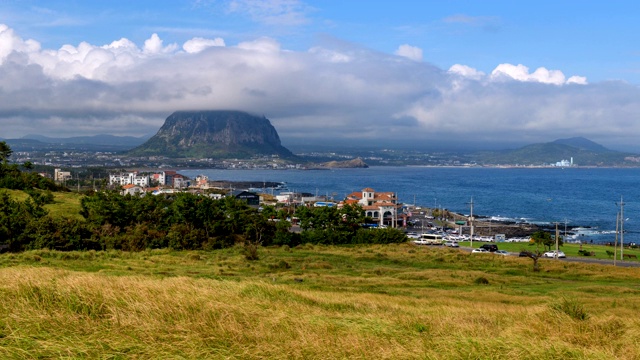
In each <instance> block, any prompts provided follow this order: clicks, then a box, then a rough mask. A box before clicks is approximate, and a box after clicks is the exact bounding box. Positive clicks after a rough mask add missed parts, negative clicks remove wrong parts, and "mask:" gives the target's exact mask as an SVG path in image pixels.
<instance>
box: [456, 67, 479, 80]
mask: <svg viewBox="0 0 640 360" xmlns="http://www.w3.org/2000/svg"><path fill="white" fill-rule="evenodd" d="M449 72H450V73H452V74H458V75H461V76H464V77H466V78H470V79H473V80H480V79H482V78H484V77H485V75H486V74H485V73H484V72H482V71H478V70H476V69H474V68H472V67H469V66H467V65H460V64H455V65H453V66H451V67H450V68H449Z"/></svg>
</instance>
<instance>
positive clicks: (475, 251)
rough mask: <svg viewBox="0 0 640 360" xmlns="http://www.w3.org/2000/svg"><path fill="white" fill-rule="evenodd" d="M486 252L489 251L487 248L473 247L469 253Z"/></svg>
mask: <svg viewBox="0 0 640 360" xmlns="http://www.w3.org/2000/svg"><path fill="white" fill-rule="evenodd" d="M488 252H489V251H488V250H487V249H483V248H477V249H473V250H471V253H472V254H479V253H480V254H486V253H488Z"/></svg>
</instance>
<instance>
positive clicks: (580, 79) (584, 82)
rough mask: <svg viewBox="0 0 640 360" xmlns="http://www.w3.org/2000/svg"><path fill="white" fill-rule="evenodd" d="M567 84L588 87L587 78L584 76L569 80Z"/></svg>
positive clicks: (573, 77)
mask: <svg viewBox="0 0 640 360" xmlns="http://www.w3.org/2000/svg"><path fill="white" fill-rule="evenodd" d="M567 84H579V85H587V78H586V77H584V76H575V75H574V76H572V77H570V78H569V79H568V80H567Z"/></svg>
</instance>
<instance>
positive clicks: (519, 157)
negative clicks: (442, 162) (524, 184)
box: [472, 137, 638, 166]
mask: <svg viewBox="0 0 640 360" xmlns="http://www.w3.org/2000/svg"><path fill="white" fill-rule="evenodd" d="M472 158H473V159H474V160H475V161H476V162H478V163H481V164H495V165H516V164H518V165H544V164H555V163H556V162H559V161H561V160H571V159H573V162H574V164H576V165H580V166H637V165H638V155H636V154H631V153H624V152H618V151H614V150H610V149H607V148H605V147H604V146H602V145H600V144H597V143H595V142H593V141H591V140H588V139H585V138H582V137H576V138H570V139H559V140H555V141H552V142H548V143H538V144H532V145H527V146H524V147H521V148H518V149H513V150H503V151H483V152H478V153H475V154H474V155H473V156H472Z"/></svg>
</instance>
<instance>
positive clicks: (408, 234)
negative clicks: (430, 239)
mask: <svg viewBox="0 0 640 360" xmlns="http://www.w3.org/2000/svg"><path fill="white" fill-rule="evenodd" d="M407 237H408V238H409V239H414V240H415V239H420V235H419V234H418V233H415V232H410V233H407Z"/></svg>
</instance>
